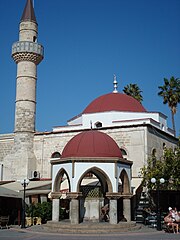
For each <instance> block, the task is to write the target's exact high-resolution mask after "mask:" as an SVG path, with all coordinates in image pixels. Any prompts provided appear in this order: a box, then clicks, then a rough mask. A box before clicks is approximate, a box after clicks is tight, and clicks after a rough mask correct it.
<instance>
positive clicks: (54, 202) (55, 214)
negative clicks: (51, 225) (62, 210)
mask: <svg viewBox="0 0 180 240" xmlns="http://www.w3.org/2000/svg"><path fill="white" fill-rule="evenodd" d="M59 203H60V200H59V198H54V199H53V200H52V221H55V222H59Z"/></svg>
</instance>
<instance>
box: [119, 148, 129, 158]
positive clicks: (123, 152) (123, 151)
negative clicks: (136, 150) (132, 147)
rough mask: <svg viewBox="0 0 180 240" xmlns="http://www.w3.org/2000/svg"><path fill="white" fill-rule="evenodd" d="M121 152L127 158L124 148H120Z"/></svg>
mask: <svg viewBox="0 0 180 240" xmlns="http://www.w3.org/2000/svg"><path fill="white" fill-rule="evenodd" d="M120 150H121V153H122V155H123V157H125V156H127V152H126V151H125V150H124V149H123V148H120Z"/></svg>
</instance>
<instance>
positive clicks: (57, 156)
mask: <svg viewBox="0 0 180 240" xmlns="http://www.w3.org/2000/svg"><path fill="white" fill-rule="evenodd" d="M60 157H61V154H60V153H59V152H54V153H53V154H52V156H51V158H60Z"/></svg>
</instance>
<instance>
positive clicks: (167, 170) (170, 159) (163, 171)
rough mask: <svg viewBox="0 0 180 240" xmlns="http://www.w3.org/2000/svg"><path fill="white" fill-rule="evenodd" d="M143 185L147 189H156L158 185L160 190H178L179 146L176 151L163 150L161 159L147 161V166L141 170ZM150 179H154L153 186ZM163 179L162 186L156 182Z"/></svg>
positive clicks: (179, 172)
mask: <svg viewBox="0 0 180 240" xmlns="http://www.w3.org/2000/svg"><path fill="white" fill-rule="evenodd" d="M141 174H142V177H143V185H144V186H147V187H148V189H156V188H157V184H159V188H160V189H165V190H180V145H178V146H177V148H176V149H174V150H173V149H171V148H170V149H165V150H164V155H163V156H162V158H161V159H157V158H156V157H155V156H153V157H151V158H150V159H149V160H148V164H147V166H144V167H143V168H142V169H141ZM151 178H156V180H157V182H156V183H155V184H153V183H151ZM160 178H164V179H165V183H164V184H160V183H159V182H158V180H159V179H160Z"/></svg>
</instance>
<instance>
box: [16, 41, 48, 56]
mask: <svg viewBox="0 0 180 240" xmlns="http://www.w3.org/2000/svg"><path fill="white" fill-rule="evenodd" d="M19 52H29V53H35V54H38V55H41V56H44V48H43V46H42V45H41V44H38V43H35V42H28V41H20V42H15V43H14V44H13V45H12V55H13V54H15V53H19Z"/></svg>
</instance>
